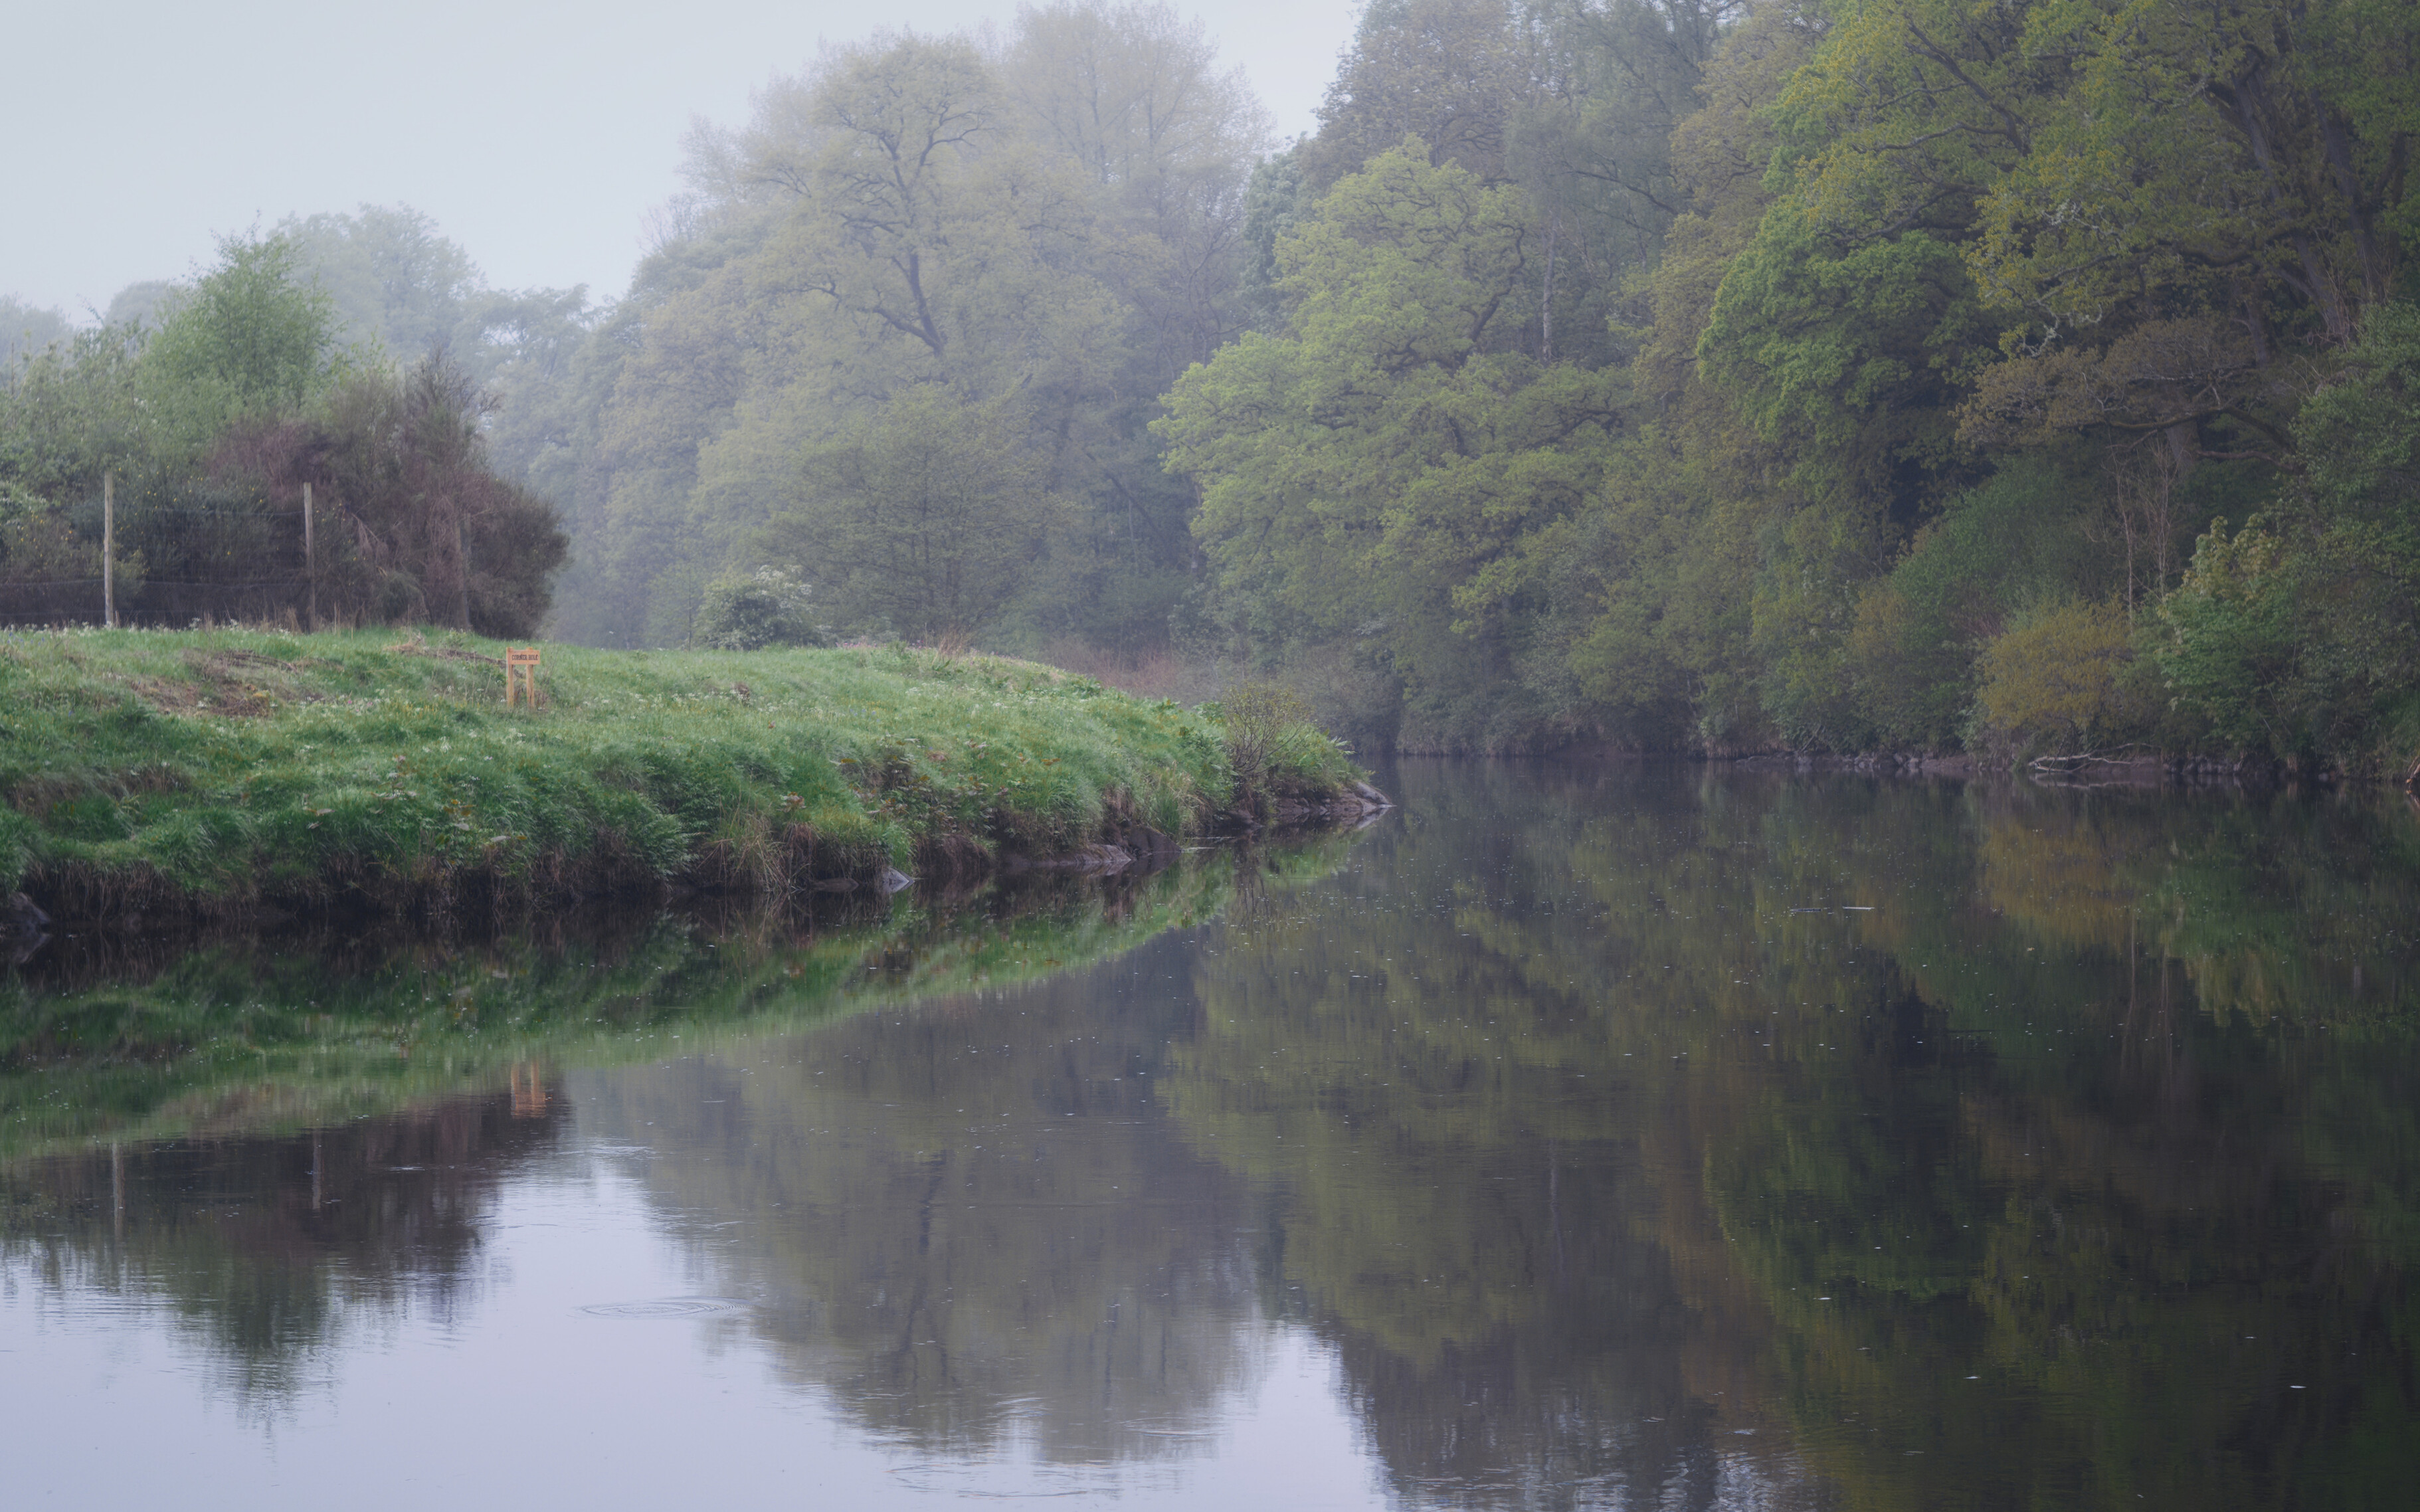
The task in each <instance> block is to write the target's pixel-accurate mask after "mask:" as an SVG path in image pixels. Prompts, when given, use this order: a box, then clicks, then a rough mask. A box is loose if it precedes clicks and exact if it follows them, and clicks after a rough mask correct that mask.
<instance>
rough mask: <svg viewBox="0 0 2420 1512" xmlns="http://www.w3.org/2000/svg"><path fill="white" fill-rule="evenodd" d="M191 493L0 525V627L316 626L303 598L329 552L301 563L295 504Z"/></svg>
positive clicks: (301, 534) (107, 501) (307, 534)
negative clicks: (108, 563)
mask: <svg viewBox="0 0 2420 1512" xmlns="http://www.w3.org/2000/svg"><path fill="white" fill-rule="evenodd" d="M218 492H220V494H221V496H220V497H219V498H216V499H211V500H207V501H203V500H196V499H194V497H193V496H192V494H193V491H184V492H183V493H182V496H178V494H170V495H169V496H166V497H160V496H157V495H155V496H151V497H146V496H144V494H143V493H142V492H139V491H132V490H130V491H128V492H127V494H125V495H121V496H119V497H117V498H116V499H115V500H114V501H113V500H112V499H111V497H110V491H108V490H104V491H102V493H101V494H100V495H99V496H96V497H94V498H92V499H90V500H88V501H83V502H80V503H78V504H75V505H71V506H69V507H65V508H59V509H53V510H48V511H43V512H40V513H36V514H30V515H25V516H21V517H18V518H16V519H12V520H9V521H8V522H6V523H5V524H0V625H11V626H20V627H23V626H66V625H101V624H105V623H107V622H108V621H109V620H110V618H111V616H112V611H113V609H114V610H115V617H116V621H117V623H119V624H121V625H138V626H147V627H152V628H161V627H173V626H184V625H189V624H194V623H203V622H211V621H219V620H233V621H241V622H272V623H292V624H297V625H302V624H305V623H308V622H310V621H312V620H314V619H316V618H317V616H316V615H315V613H314V609H315V604H314V600H315V598H316V597H317V595H316V594H315V593H314V589H315V587H316V586H318V584H319V583H320V582H321V581H323V580H324V579H325V578H326V577H327V576H328V575H329V572H330V570H331V569H332V568H334V567H335V566H336V565H337V564H336V563H334V561H332V556H334V555H335V554H336V553H332V551H331V549H330V546H331V543H330V542H328V541H326V540H318V541H312V542H311V544H312V545H313V546H315V547H316V548H317V550H316V551H315V552H313V553H311V554H306V553H305V542H306V541H307V540H310V538H311V536H312V534H313V532H312V529H311V524H310V522H309V521H308V520H307V518H306V510H305V506H304V503H303V501H302V499H300V498H297V499H294V500H291V501H287V500H283V499H274V498H270V497H267V496H263V495H258V494H254V495H252V496H249V497H240V496H239V497H235V498H228V497H226V496H225V491H218ZM320 513H321V521H320V522H321V523H323V524H324V523H325V514H326V511H325V510H324V509H322V510H321V511H320ZM104 541H106V542H107V543H108V545H109V548H110V550H109V553H108V554H109V555H110V556H111V557H113V558H114V565H113V566H112V567H110V568H109V569H104V565H103V562H102V555H103V543H104ZM314 556H316V557H317V558H318V559H317V560H316V561H315V560H314V559H313V557H314Z"/></svg>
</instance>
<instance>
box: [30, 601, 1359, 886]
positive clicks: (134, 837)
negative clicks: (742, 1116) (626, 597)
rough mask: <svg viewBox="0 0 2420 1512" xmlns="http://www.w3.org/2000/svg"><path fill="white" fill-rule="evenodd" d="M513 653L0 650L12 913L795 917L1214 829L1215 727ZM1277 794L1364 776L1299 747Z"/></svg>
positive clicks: (34, 646) (948, 680)
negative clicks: (875, 883) (886, 888)
mask: <svg viewBox="0 0 2420 1512" xmlns="http://www.w3.org/2000/svg"><path fill="white" fill-rule="evenodd" d="M503 653H504V647H503V646H502V645H501V644H497V643H489V642H484V641H480V640H477V639H475V638H472V637H467V636H445V637H442V638H435V639H428V640H423V639H422V638H420V637H418V636H398V634H397V633H396V632H395V631H359V632H349V633H327V634H315V635H295V634H289V633H281V632H277V631H59V632H43V633H34V634H26V633H12V634H8V635H5V636H0V794H5V795H6V798H7V806H6V808H5V809H0V893H5V892H6V891H11V890H23V891H24V892H26V893H27V894H28V895H30V896H32V897H33V899H34V900H35V901H36V902H37V903H38V904H39V905H40V906H41V907H43V908H44V909H47V910H49V911H50V912H53V913H54V914H56V915H64V916H69V917H76V916H96V915H112V914H118V915H122V914H125V913H127V912H138V911H149V910H157V909H161V908H163V907H164V908H177V907H183V908H200V909H203V910H205V911H209V910H226V909H230V908H243V907H254V906H258V905H261V904H264V903H318V902H329V901H336V900H341V899H347V898H350V899H355V900H361V901H365V902H368V903H371V904H375V905H378V906H383V907H396V906H418V907H432V906H433V907H439V908H444V907H453V906H458V905H459V904H461V903H463V902H465V901H468V900H471V899H473V898H479V897H489V898H493V897H499V896H502V897H526V898H545V897H557V896H577V895H589V894H597V893H603V892H610V891H613V890H617V889H622V888H628V887H633V886H647V885H659V884H662V883H666V882H675V883H685V884H689V885H694V886H704V887H716V888H732V889H739V890H745V891H754V892H780V891H783V890H788V889H794V888H798V887H801V886H805V885H809V884H812V883H814V882H815V881H830V880H834V879H858V880H864V879H869V878H871V877H873V876H875V875H876V874H877V873H878V872H880V871H881V870H882V869H883V868H884V867H886V866H894V867H899V868H902V869H904V870H907V871H911V872H924V873H931V872H935V871H949V872H954V873H958V874H965V873H968V872H974V871H981V870H983V869H985V867H987V866H988V865H993V864H996V863H997V862H999V861H1000V860H1001V859H1002V858H1004V857H1008V856H1014V855H1022V856H1031V857H1047V856H1053V855H1061V854H1064V853H1067V852H1069V851H1073V850H1078V848H1080V847H1083V846H1086V845H1091V844H1096V843H1101V842H1105V841H1111V840H1115V839H1117V838H1120V837H1122V836H1124V837H1132V836H1135V835H1136V834H1139V833H1140V832H1143V831H1151V832H1156V833H1158V834H1167V835H1184V834H1198V833H1201V832H1202V831H1204V830H1207V829H1210V828H1213V827H1215V826H1216V825H1217V824H1218V822H1219V820H1220V818H1221V816H1222V815H1226V814H1228V813H1229V812H1230V811H1231V810H1232V809H1233V807H1234V806H1235V805H1236V804H1237V803H1238V802H1239V800H1248V799H1249V795H1248V794H1239V793H1238V791H1237V785H1236V782H1235V775H1234V764H1233V761H1232V759H1231V757H1230V754H1229V751H1228V746H1227V741H1226V739H1225V731H1224V728H1223V726H1222V725H1220V724H1219V722H1218V718H1217V717H1216V713H1215V710H1213V711H1203V710H1188V709H1184V708H1181V707H1179V706H1178V705H1176V704H1174V703H1172V702H1169V701H1166V700H1160V701H1153V702H1146V701H1144V700H1141V699H1138V698H1134V697H1131V696H1128V695H1126V694H1120V693H1116V692H1114V691H1111V690H1109V689H1106V688H1104V687H1103V686H1102V685H1101V684H1100V683H1098V682H1097V681H1094V680H1093V679H1091V678H1079V677H1075V676H1071V675H1069V674H1066V673H1063V672H1060V671H1057V670H1056V669H1053V668H1049V667H1044V666H1039V665H1035V664H1032V663H1028V662H1012V661H1005V660H1001V659H999V658H993V657H982V656H963V657H947V656H943V655H940V654H939V653H935V652H929V651H919V650H913V649H908V648H904V647H885V648H880V649H841V650H793V651H760V652H752V653H746V654H737V653H715V652H622V651H604V650H592V649H586V648H582V647H548V648H547V649H546V652H545V655H546V664H545V667H544V669H543V671H542V673H541V674H540V679H541V684H542V686H543V688H544V690H545V694H546V699H547V702H546V705H545V707H544V708H543V709H535V710H532V709H527V708H522V709H507V708H506V707H505V706H504V672H503V667H502V657H503ZM1293 749H1294V750H1295V756H1292V757H1290V760H1291V763H1292V764H1291V766H1290V767H1288V768H1287V769H1286V770H1283V771H1275V772H1268V773H1266V774H1265V776H1264V778H1263V782H1264V786H1267V787H1279V788H1285V789H1291V790H1293V791H1295V792H1296V793H1298V794H1310V795H1317V794H1321V793H1327V792H1333V791H1339V790H1341V789H1342V785H1343V784H1345V783H1347V782H1349V781H1350V780H1351V779H1352V778H1354V777H1355V776H1357V775H1358V773H1357V772H1354V771H1353V770H1352V769H1351V767H1350V765H1349V763H1347V762H1346V761H1345V759H1344V758H1343V756H1342V753H1341V752H1339V751H1337V750H1336V748H1335V747H1334V746H1333V745H1332V744H1331V743H1329V742H1326V741H1316V742H1300V741H1298V742H1295V746H1294V747H1293Z"/></svg>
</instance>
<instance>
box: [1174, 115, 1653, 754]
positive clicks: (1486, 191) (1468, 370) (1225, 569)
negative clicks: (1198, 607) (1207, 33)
mask: <svg viewBox="0 0 2420 1512" xmlns="http://www.w3.org/2000/svg"><path fill="white" fill-rule="evenodd" d="M1527 209H1528V208H1527V206H1526V204H1525V203H1524V197H1523V195H1521V193H1520V191H1519V190H1517V189H1515V188H1512V187H1509V186H1497V187H1490V186H1487V185H1485V184H1482V183H1481V181H1480V179H1479V178H1478V176H1477V175H1475V174H1473V173H1470V172H1469V171H1467V170H1466V169H1464V168H1461V167H1458V166H1455V165H1452V164H1447V165H1444V166H1437V165H1435V164H1433V163H1432V162H1431V154H1430V152H1429V151H1428V150H1427V148H1426V147H1425V146H1424V145H1423V144H1421V143H1420V142H1419V141H1418V140H1416V139H1415V140H1412V141H1407V142H1405V143H1404V145H1403V146H1401V147H1399V148H1397V149H1396V150H1394V151H1392V152H1388V153H1386V154H1384V155H1382V156H1380V157H1379V158H1377V159H1375V160H1373V162H1372V163H1371V164H1369V166H1368V167H1367V168H1366V169H1364V170H1363V171H1362V172H1360V173H1358V174H1355V175H1353V176H1351V177H1349V178H1347V179H1344V180H1342V182H1340V183H1339V184H1338V185H1337V186H1336V188H1335V189H1334V190H1333V191H1332V192H1331V193H1330V194H1329V195H1327V197H1326V199H1325V200H1324V201H1323V202H1322V204H1321V206H1320V210H1319V214H1318V216H1317V217H1316V218H1315V219H1314V220H1312V221H1311V223H1309V224H1308V225H1307V226H1304V227H1303V228H1302V230H1301V231H1299V232H1298V233H1297V234H1295V235H1294V236H1292V237H1289V238H1286V239H1284V240H1282V241H1280V242H1279V244H1278V257H1279V263H1280V268H1281V270H1282V280H1281V284H1280V288H1281V289H1282V291H1283V292H1284V293H1285V294H1286V295H1287V296H1288V297H1289V298H1290V299H1291V300H1292V302H1293V304H1294V311H1293V316H1292V319H1291V320H1290V321H1289V323H1288V327H1287V330H1286V333H1285V334H1284V335H1261V334H1258V333H1253V334H1249V335H1245V336H1243V337H1241V338H1240V339H1238V340H1237V341H1236V342H1234V343H1233V345H1231V346H1229V347H1227V348H1226V349H1225V350H1223V351H1220V352H1219V354H1218V356H1217V357H1215V358H1213V359H1212V360H1211V361H1210V362H1209V363H1207V364H1204V365H1203V366H1200V367H1197V368H1195V369H1193V370H1192V371H1191V372H1188V373H1187V375H1186V376H1185V378H1184V380H1183V381H1182V382H1179V383H1178V384H1177V386H1176V387H1175V389H1173V390H1172V391H1171V393H1170V395H1169V398H1168V408H1169V413H1168V417H1167V418H1166V419H1164V420H1162V421H1160V422H1158V424H1157V425H1156V427H1155V428H1154V429H1156V431H1157V432H1158V433H1159V435H1160V436H1161V437H1162V438H1163V440H1165V441H1166V443H1167V444H1168V447H1169V466H1170V467H1171V469H1174V470H1176V471H1178V472H1181V473H1184V474H1186V475H1189V476H1191V477H1192V478H1193V479H1194V480H1195V482H1196V484H1197V486H1198V487H1200V489H1201V490H1202V511H1201V514H1200V516H1199V518H1198V520H1197V522H1196V524H1195V530H1196V533H1197V534H1198V535H1199V536H1200V538H1201V539H1202V544H1203V547H1204V549H1205V551H1206V552H1207V553H1208V554H1209V556H1210V558H1211V560H1212V562H1213V563H1214V564H1215V566H1216V568H1217V570H1218V584H1219V586H1220V589H1221V592H1222V593H1223V594H1225V595H1226V596H1227V597H1228V599H1229V601H1230V602H1231V604H1232V605H1233V607H1234V608H1235V609H1236V610H1237V611H1238V612H1239V613H1240V615H1241V616H1243V617H1242V620H1241V623H1239V624H1238V626H1237V628H1238V629H1239V630H1243V631H1247V633H1249V634H1251V635H1254V636H1257V637H1258V638H1260V639H1262V640H1263V641H1264V642H1265V643H1267V646H1266V649H1268V650H1279V649H1283V648H1286V647H1304V646H1318V645H1322V644H1326V643H1332V642H1335V641H1336V640H1338V639H1339V638H1340V637H1343V636H1346V635H1348V634H1350V633H1352V632H1353V631H1355V629H1356V627H1357V626H1360V625H1363V624H1367V623H1369V622H1372V621H1382V622H1384V623H1386V624H1387V625H1388V631H1387V634H1388V641H1389V645H1390V647H1391V649H1392V652H1393V656H1394V662H1395V665H1396V668H1397V670H1398V671H1399V672H1401V673H1402V674H1403V675H1404V677H1405V678H1407V698H1408V700H1409V702H1410V704H1411V706H1412V707H1413V708H1414V709H1416V710H1417V711H1419V725H1420V726H1421V727H1422V728H1424V729H1428V730H1430V731H1431V732H1432V733H1433V734H1435V735H1437V736H1438V737H1440V738H1444V737H1445V736H1446V734H1447V732H1449V731H1450V732H1451V735H1450V738H1452V739H1455V740H1462V739H1469V738H1474V737H1476V738H1485V737H1484V735H1483V734H1482V732H1484V731H1486V730H1488V729H1489V728H1490V727H1491V726H1493V727H1495V728H1497V730H1498V732H1499V736H1500V734H1501V732H1502V731H1503V730H1504V729H1506V728H1507V726H1504V725H1499V724H1497V720H1498V716H1499V714H1500V713H1501V706H1502V704H1503V701H1504V700H1505V699H1506V697H1507V696H1508V694H1512V688H1511V687H1509V686H1508V684H1509V683H1510V681H1511V679H1510V678H1508V677H1507V676H1506V674H1507V673H1509V672H1510V670H1511V666H1510V660H1511V658H1512V654H1513V653H1514V650H1515V647H1516V644H1517V627H1518V624H1519V622H1520V620H1521V618H1522V616H1521V615H1520V614H1518V613H1516V612H1515V611H1516V610H1517V608H1518V606H1519V605H1520V602H1521V600H1522V599H1523V596H1524V595H1525V594H1526V593H1528V591H1530V572H1529V568H1530V565H1531V564H1530V560H1529V558H1528V557H1527V556H1525V554H1524V553H1523V552H1522V550H1521V547H1522V545H1523V543H1524V542H1525V541H1527V540H1528V539H1529V538H1531V537H1533V536H1534V535H1535V534H1537V533H1539V532H1542V531H1544V530H1546V529H1547V528H1548V527H1550V526H1551V525H1552V524H1553V523H1554V522H1556V521H1557V520H1559V519H1560V518H1562V517H1564V516H1565V515H1568V514H1569V513H1571V512H1572V511H1574V510H1575V509H1576V508H1577V507H1579V505H1580V503H1581V501H1582V500H1583V499H1584V498H1585V497H1586V496H1587V494H1588V493H1589V491H1590V489H1591V488H1592V487H1593V486H1594V481H1595V479H1596V477H1597V476H1598V475H1599V473H1600V472H1601V470H1602V468H1603V466H1604V465H1605V460H1606V446H1605V444H1606V438H1607V436H1608V434H1609V433H1610V429H1611V428H1612V427H1613V425H1614V423H1615V421H1616V417H1617V415H1618V413H1619V397H1620V383H1619V375H1618V374H1610V373H1590V372H1587V371H1585V370H1582V369H1580V368H1577V367H1575V366H1570V365H1560V366H1555V367H1551V368H1548V367H1542V366H1540V365H1539V364H1538V363H1537V362H1536V361H1535V360H1534V359H1533V358H1531V357H1529V356H1528V355H1527V354H1525V353H1523V352H1520V351H1517V350H1507V348H1508V347H1509V346H1511V344H1512V341H1513V340H1514V339H1516V338H1517V335H1518V333H1519V332H1520V331H1521V330H1522V328H1523V326H1524V325H1525V323H1526V322H1525V319H1524V317H1525V315H1526V310H1525V307H1524V306H1525V303H1526V300H1525V296H1526V292H1527V290H1526V281H1525V277H1524V275H1525V273H1526V271H1527V267H1526V261H1525V259H1526V257H1527V256H1528V249H1529V246H1530V242H1529V233H1530V227H1529V223H1528V213H1527ZM1515 696H1516V701H1517V695H1515Z"/></svg>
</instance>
